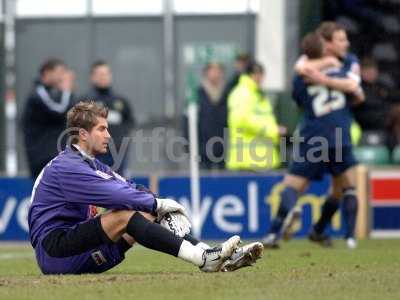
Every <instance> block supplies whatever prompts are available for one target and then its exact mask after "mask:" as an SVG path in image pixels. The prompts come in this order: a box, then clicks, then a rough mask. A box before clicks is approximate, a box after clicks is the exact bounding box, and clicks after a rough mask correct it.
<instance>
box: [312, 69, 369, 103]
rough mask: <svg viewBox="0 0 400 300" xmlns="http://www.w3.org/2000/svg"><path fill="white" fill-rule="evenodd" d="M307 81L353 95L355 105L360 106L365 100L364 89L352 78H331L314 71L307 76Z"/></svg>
mask: <svg viewBox="0 0 400 300" xmlns="http://www.w3.org/2000/svg"><path fill="white" fill-rule="evenodd" d="M307 81H309V82H311V83H314V84H320V85H324V86H326V87H328V88H330V89H333V90H338V91H341V92H344V93H347V94H350V95H352V104H353V105H359V104H361V103H362V102H364V100H365V95H364V92H363V90H362V88H361V87H360V84H359V82H358V81H357V80H355V79H353V78H351V77H348V78H337V77H330V76H327V75H325V74H323V73H322V72H320V71H317V70H313V71H312V72H309V75H308V76H307Z"/></svg>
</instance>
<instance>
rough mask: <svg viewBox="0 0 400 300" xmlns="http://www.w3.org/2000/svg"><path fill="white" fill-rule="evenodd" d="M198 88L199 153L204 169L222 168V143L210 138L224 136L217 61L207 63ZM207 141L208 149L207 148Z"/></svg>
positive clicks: (221, 84) (220, 69)
mask: <svg viewBox="0 0 400 300" xmlns="http://www.w3.org/2000/svg"><path fill="white" fill-rule="evenodd" d="M203 74H204V78H203V81H202V82H201V85H200V87H199V89H198V92H197V93H198V101H199V153H200V157H201V166H202V168H204V169H223V168H224V161H223V155H224V145H223V144H222V143H221V142H218V141H215V142H213V141H212V138H221V139H223V136H224V128H225V124H226V105H225V104H224V103H223V102H222V101H221V100H222V93H223V91H224V70H223V67H222V65H221V64H219V63H215V62H214V63H208V64H207V65H206V67H205V68H204V73H203ZM207 143H209V146H208V147H209V149H207Z"/></svg>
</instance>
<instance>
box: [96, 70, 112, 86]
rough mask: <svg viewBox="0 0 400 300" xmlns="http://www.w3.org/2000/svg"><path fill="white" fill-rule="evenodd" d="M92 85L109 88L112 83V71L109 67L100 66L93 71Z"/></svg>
mask: <svg viewBox="0 0 400 300" xmlns="http://www.w3.org/2000/svg"><path fill="white" fill-rule="evenodd" d="M91 80H92V83H93V84H94V85H95V86H97V87H99V88H108V87H110V86H111V83H112V73H111V69H110V67H109V66H107V65H102V66H98V67H97V68H95V69H94V70H93V73H92V76H91Z"/></svg>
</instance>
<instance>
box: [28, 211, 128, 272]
mask: <svg viewBox="0 0 400 300" xmlns="http://www.w3.org/2000/svg"><path fill="white" fill-rule="evenodd" d="M99 226H101V225H100V218H95V219H91V220H88V221H85V222H82V223H79V224H77V225H75V226H73V227H71V228H67V229H55V230H53V231H51V232H50V233H49V234H47V235H46V236H44V237H43V238H41V239H39V241H38V243H37V245H36V247H35V254H36V260H37V262H38V265H39V267H40V269H41V271H42V272H43V274H84V273H101V272H105V271H107V270H109V269H111V268H112V267H114V266H116V265H118V264H119V263H120V262H122V261H123V260H124V258H125V252H126V251H127V250H128V249H129V248H130V245H129V244H128V243H127V242H126V241H125V240H124V239H123V238H121V239H120V240H119V241H117V242H116V243H112V242H111V241H109V242H104V238H103V237H101V235H102V234H104V232H102V233H99Z"/></svg>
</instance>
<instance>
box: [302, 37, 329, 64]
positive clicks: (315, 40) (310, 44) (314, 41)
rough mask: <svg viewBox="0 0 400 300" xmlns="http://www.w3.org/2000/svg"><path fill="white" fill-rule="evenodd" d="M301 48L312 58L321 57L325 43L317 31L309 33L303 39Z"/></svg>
mask: <svg viewBox="0 0 400 300" xmlns="http://www.w3.org/2000/svg"><path fill="white" fill-rule="evenodd" d="M301 49H302V50H303V53H304V54H305V55H307V57H308V58H310V59H316V58H321V57H322V56H323V54H324V44H323V41H322V38H321V36H320V35H319V34H317V33H315V32H310V33H308V34H307V35H306V36H305V37H304V38H303V39H302V40H301Z"/></svg>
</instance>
